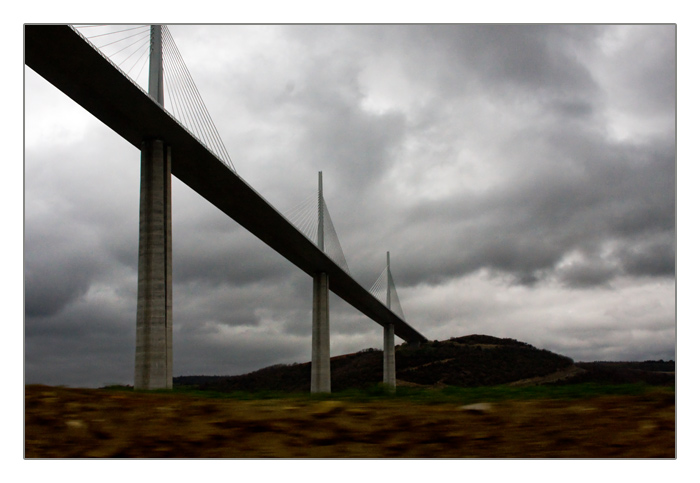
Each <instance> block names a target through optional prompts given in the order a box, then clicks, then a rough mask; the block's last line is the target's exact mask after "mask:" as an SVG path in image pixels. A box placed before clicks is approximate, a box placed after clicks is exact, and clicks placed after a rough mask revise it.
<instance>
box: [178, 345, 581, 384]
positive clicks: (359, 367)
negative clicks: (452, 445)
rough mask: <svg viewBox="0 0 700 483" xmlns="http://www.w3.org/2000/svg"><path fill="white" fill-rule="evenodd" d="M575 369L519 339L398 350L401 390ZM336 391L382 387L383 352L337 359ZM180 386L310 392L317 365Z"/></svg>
mask: <svg viewBox="0 0 700 483" xmlns="http://www.w3.org/2000/svg"><path fill="white" fill-rule="evenodd" d="M572 366H573V361H572V360H571V359H570V358H568V357H564V356H561V355H558V354H555V353H553V352H550V351H547V350H542V349H537V348H535V347H533V346H531V345H529V344H526V343H523V342H519V341H517V340H514V339H499V338H497V337H491V336H487V335H469V336H464V337H457V338H452V339H450V340H446V341H432V342H427V343H425V344H422V345H421V346H420V347H410V346H408V345H401V346H397V348H396V378H397V381H398V384H399V385H420V386H443V385H447V386H460V387H474V386H491V385H498V384H507V383H511V382H515V381H519V380H523V379H531V378H537V377H544V376H547V375H549V374H552V373H555V372H557V371H562V370H564V369H567V368H571V367H572ZM331 378H332V381H331V387H332V390H333V391H341V390H344V389H350V388H362V387H368V386H374V385H376V384H378V383H380V382H382V351H379V350H375V349H366V350H363V351H360V352H357V353H354V354H347V355H343V356H338V357H333V358H331ZM174 383H175V385H176V386H178V385H179V386H195V387H197V388H199V389H205V390H217V391H261V390H273V391H290V392H292V391H294V392H296V391H298V392H308V391H309V389H310V385H311V363H309V362H307V363H305V364H291V365H276V366H271V367H266V368H264V369H260V370H258V371H255V372H252V373H250V374H244V375H240V376H229V377H227V376H220V377H212V376H183V377H176V378H175V380H174Z"/></svg>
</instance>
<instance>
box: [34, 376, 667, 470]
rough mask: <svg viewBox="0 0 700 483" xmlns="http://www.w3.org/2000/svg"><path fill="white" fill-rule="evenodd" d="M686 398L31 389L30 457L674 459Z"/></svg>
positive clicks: (654, 395) (662, 394)
mask: <svg viewBox="0 0 700 483" xmlns="http://www.w3.org/2000/svg"><path fill="white" fill-rule="evenodd" d="M674 399H675V396H674V394H673V393H670V392H664V391H654V392H650V393H647V394H643V395H629V396H603V397H594V398H584V399H575V400H539V399H536V400H524V401H503V402H497V403H488V401H484V403H488V404H479V405H476V406H463V405H460V404H445V403H440V404H426V403H420V402H411V401H402V400H396V399H395V400H385V401H368V402H357V401H347V400H342V401H334V400H311V399H292V398H290V399H267V400H256V401H245V400H231V399H211V398H200V397H193V396H189V395H182V394H157V393H133V392H128V391H109V390H104V389H68V388H59V387H47V386H26V390H25V457H27V458H37V457H38V458H90V457H98V458H112V457H127V458H268V457H279V458H440V457H446V458H466V457H477V458H674V457H675V454H676V448H675V400H674Z"/></svg>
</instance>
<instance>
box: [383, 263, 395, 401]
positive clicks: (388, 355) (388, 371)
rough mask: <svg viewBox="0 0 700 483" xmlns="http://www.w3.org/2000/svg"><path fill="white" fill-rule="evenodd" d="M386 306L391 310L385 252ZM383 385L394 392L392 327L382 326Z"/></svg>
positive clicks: (388, 272)
mask: <svg viewBox="0 0 700 483" xmlns="http://www.w3.org/2000/svg"><path fill="white" fill-rule="evenodd" d="M386 306H387V307H388V308H389V309H391V261H390V259H389V252H386ZM383 382H384V384H385V385H386V386H387V387H388V388H389V389H390V390H392V391H395V390H396V349H395V346H394V326H393V324H389V325H386V326H384V379H383Z"/></svg>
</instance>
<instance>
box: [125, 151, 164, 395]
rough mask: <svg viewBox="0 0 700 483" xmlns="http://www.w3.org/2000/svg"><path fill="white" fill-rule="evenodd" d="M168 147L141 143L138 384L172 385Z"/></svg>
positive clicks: (145, 386)
mask: <svg viewBox="0 0 700 483" xmlns="http://www.w3.org/2000/svg"><path fill="white" fill-rule="evenodd" d="M170 190H171V184H170V148H167V147H166V146H165V145H164V143H163V142H162V141H158V140H152V141H144V143H143V144H142V148H141V200H140V207H139V216H140V219H139V265H138V301H137V312H136V367H135V377H134V388H135V389H171V388H172V385H173V364H172V362H173V351H172V347H173V326H172V241H171V240H172V220H171V202H170V200H171V192H170Z"/></svg>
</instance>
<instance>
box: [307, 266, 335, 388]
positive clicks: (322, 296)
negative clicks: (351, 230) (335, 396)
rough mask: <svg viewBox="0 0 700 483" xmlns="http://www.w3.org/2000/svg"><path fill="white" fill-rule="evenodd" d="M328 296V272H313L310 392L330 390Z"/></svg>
mask: <svg viewBox="0 0 700 483" xmlns="http://www.w3.org/2000/svg"><path fill="white" fill-rule="evenodd" d="M328 296H329V291H328V274H326V273H317V274H315V275H314V297H313V310H312V319H313V320H312V327H311V392H331V337H330V324H329V305H328V298H329V297H328Z"/></svg>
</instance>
